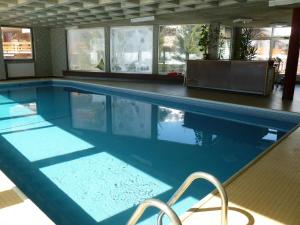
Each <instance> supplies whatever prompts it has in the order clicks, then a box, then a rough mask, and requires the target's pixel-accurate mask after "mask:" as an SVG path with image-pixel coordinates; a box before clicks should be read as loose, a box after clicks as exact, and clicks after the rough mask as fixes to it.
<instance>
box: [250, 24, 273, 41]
mask: <svg viewBox="0 0 300 225" xmlns="http://www.w3.org/2000/svg"><path fill="white" fill-rule="evenodd" d="M252 32H253V36H254V37H253V39H256V38H268V37H271V35H272V28H271V27H264V28H254V29H252Z"/></svg>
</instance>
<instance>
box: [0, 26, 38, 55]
mask: <svg viewBox="0 0 300 225" xmlns="http://www.w3.org/2000/svg"><path fill="white" fill-rule="evenodd" d="M1 31H2V45H3V56H4V59H32V58H33V56H32V40H31V30H30V29H29V28H19V27H18V28H16V27H1Z"/></svg>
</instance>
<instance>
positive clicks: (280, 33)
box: [273, 27, 291, 37]
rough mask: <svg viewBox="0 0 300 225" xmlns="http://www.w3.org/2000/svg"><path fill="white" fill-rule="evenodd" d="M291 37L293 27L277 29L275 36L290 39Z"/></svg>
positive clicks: (275, 29) (274, 31)
mask: <svg viewBox="0 0 300 225" xmlns="http://www.w3.org/2000/svg"><path fill="white" fill-rule="evenodd" d="M290 35H291V27H275V28H274V30H273V36H279V37H289V36H290Z"/></svg>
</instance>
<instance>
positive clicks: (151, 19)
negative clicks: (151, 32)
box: [130, 16, 155, 23]
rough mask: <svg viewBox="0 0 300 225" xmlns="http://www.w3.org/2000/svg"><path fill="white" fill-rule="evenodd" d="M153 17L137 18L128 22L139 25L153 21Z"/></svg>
mask: <svg viewBox="0 0 300 225" xmlns="http://www.w3.org/2000/svg"><path fill="white" fill-rule="evenodd" d="M154 20H155V17H154V16H145V17H138V18H133V19H131V20H130V22H131V23H141V22H148V21H154Z"/></svg>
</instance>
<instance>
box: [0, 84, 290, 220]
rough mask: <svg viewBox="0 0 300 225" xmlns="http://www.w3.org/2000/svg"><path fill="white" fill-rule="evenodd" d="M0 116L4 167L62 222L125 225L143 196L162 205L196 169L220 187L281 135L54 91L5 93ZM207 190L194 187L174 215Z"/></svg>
mask: <svg viewBox="0 0 300 225" xmlns="http://www.w3.org/2000/svg"><path fill="white" fill-rule="evenodd" d="M16 107H17V110H16ZM0 117H1V118H0V130H1V138H0V144H1V148H0V169H1V170H3V171H5V173H6V174H7V175H9V177H10V178H11V179H12V180H13V181H14V182H15V183H16V184H17V185H18V186H19V187H20V188H21V189H22V190H23V191H24V192H25V194H26V195H28V197H30V198H31V199H32V200H33V201H34V202H35V203H36V204H37V205H38V206H39V207H40V208H41V209H42V210H44V211H45V212H46V213H47V215H48V216H50V218H52V219H53V220H54V221H55V222H56V223H57V224H62V225H67V224H72V225H82V224H85V225H96V224H104V225H107V224H109V225H115V224H125V223H126V221H127V220H128V218H129V217H130V215H131V214H132V212H133V210H134V208H135V207H136V205H137V204H138V203H139V202H141V201H143V200H144V199H146V198H150V197H155V198H159V199H161V200H164V201H166V200H167V199H168V198H169V197H170V196H171V195H172V194H173V193H174V191H175V190H176V189H177V188H178V186H179V185H180V184H181V182H182V181H183V180H184V179H185V178H186V177H187V176H188V175H189V174H190V173H192V172H194V171H206V172H209V173H212V174H214V175H215V176H216V177H218V178H219V179H220V180H222V181H225V180H226V179H228V178H229V177H230V176H232V175H233V174H234V173H236V172H237V171H239V170H240V169H241V168H242V167H243V166H245V165H246V164H247V163H249V162H250V161H251V160H253V158H254V157H256V156H257V155H258V154H260V153H261V152H262V151H263V150H264V149H266V148H267V147H268V146H270V145H271V144H272V143H274V142H275V141H276V140H278V139H279V138H280V137H282V135H283V134H284V133H285V131H281V130H280V129H275V128H274V127H272V128H270V127H264V126H257V124H251V123H244V122H234V121H231V120H225V119H219V118H216V117H214V116H213V115H207V114H203V115H200V114H196V113H192V112H187V111H184V110H181V109H178V108H174V107H172V106H171V105H157V104H150V103H147V102H145V101H137V100H134V99H131V98H125V97H122V96H116V95H114V96H110V95H105V94H93V93H89V92H84V91H79V90H74V89H67V88H58V87H43V88H27V89H24V90H23V89H20V90H12V91H6V92H4V91H3V92H1V93H0ZM15 165H17V166H15ZM37 187H38V188H37ZM211 190H212V187H211V186H210V185H208V184H206V183H205V184H203V183H201V184H195V185H194V186H192V187H191V189H190V191H189V192H188V193H187V194H186V195H185V196H184V197H183V199H182V201H181V202H180V203H179V204H177V205H176V206H175V209H176V211H177V212H178V213H179V214H180V213H182V212H183V211H184V210H186V209H187V208H189V207H190V206H191V205H192V204H194V203H195V202H196V201H197V199H199V197H203V196H204V195H205V194H207V193H208V192H209V191H211ZM151 221H155V216H154V214H153V211H151V210H150V211H149V212H148V213H147V214H146V215H145V216H144V217H143V219H142V222H141V223H140V224H144V225H149V223H152V222H151Z"/></svg>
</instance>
